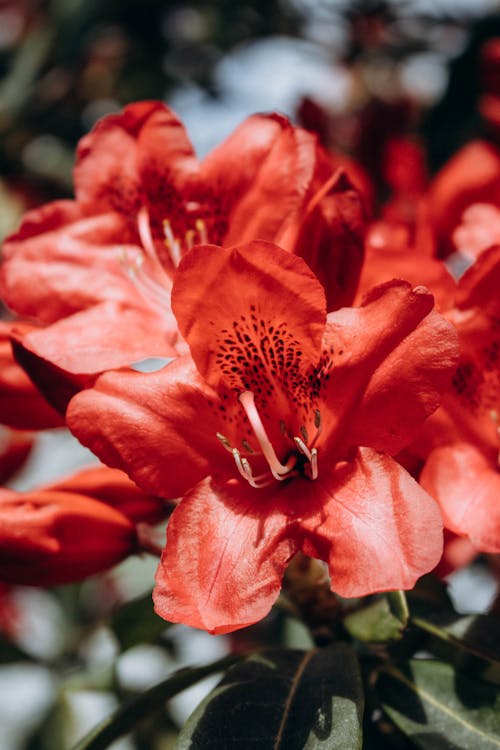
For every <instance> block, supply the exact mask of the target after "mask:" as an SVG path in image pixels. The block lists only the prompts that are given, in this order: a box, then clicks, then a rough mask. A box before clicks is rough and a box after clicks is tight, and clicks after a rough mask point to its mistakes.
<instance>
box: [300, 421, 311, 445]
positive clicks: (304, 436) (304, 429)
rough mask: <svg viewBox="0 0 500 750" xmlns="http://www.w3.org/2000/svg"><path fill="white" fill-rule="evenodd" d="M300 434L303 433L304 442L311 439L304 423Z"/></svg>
mask: <svg viewBox="0 0 500 750" xmlns="http://www.w3.org/2000/svg"><path fill="white" fill-rule="evenodd" d="M300 434H301V435H302V437H303V438H304V443H307V442H308V441H309V437H308V435H307V430H306V428H305V427H304V425H302V427H301V428H300Z"/></svg>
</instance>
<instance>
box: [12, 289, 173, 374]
mask: <svg viewBox="0 0 500 750" xmlns="http://www.w3.org/2000/svg"><path fill="white" fill-rule="evenodd" d="M169 323H170V330H169V328H168V325H169ZM177 338H178V333H177V326H176V323H175V320H174V319H173V316H172V314H171V313H170V311H169V310H165V317H164V319H163V320H162V319H161V318H160V316H159V315H158V314H157V313H155V312H153V311H150V310H148V308H147V307H144V308H142V309H141V308H131V307H127V306H125V305H123V304H121V303H117V302H103V303H101V304H100V305H95V306H94V307H92V308H90V309H89V310H83V311H82V312H79V313H76V314H75V315H70V316H69V317H68V318H65V319H64V320H60V321H59V322H57V323H54V324H53V325H51V326H48V327H47V328H43V329H38V330H35V331H33V332H31V333H29V334H28V335H26V336H24V337H23V338H22V345H23V347H24V348H25V349H27V350H29V351H30V352H32V353H33V354H34V355H36V356H37V357H40V358H41V359H44V360H46V361H48V362H50V363H52V364H53V365H55V366H56V367H58V368H60V369H61V370H63V371H65V372H68V373H72V374H74V375H91V374H96V373H99V372H103V371H104V370H109V369H113V368H117V367H123V366H126V365H131V364H133V363H134V362H138V361H139V360H141V359H145V358H147V357H174V356H176V354H177V352H176V349H175V348H174V346H173V343H174V342H175V340H176V339H177Z"/></svg>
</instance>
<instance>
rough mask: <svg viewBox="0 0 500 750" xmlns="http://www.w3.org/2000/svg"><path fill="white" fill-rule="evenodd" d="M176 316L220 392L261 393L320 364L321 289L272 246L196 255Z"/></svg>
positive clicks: (201, 250)
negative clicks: (226, 389) (221, 387)
mask: <svg viewBox="0 0 500 750" xmlns="http://www.w3.org/2000/svg"><path fill="white" fill-rule="evenodd" d="M172 309H173V311H174V314H175V316H176V318H177V321H178V323H179V330H180V331H181V333H182V335H183V336H184V338H185V339H186V341H187V342H188V344H189V347H190V350H191V354H192V357H193V359H194V361H195V362H196V366H197V367H198V369H199V371H200V373H201V374H202V375H203V377H204V378H205V379H206V380H207V381H208V382H209V383H210V384H211V385H213V386H215V387H217V386H218V384H219V383H220V382H221V381H223V382H224V383H225V384H226V385H227V386H229V387H231V388H236V389H239V390H257V389H258V388H261V390H262V384H263V382H264V383H266V385H267V383H273V381H274V380H275V379H278V378H286V377H289V376H290V375H291V373H292V372H293V371H294V368H295V370H296V369H297V368H298V369H299V370H300V369H301V368H304V369H305V367H306V366H309V365H310V364H311V362H312V363H315V362H316V361H317V360H318V358H319V354H320V345H321V337H322V334H323V330H324V325H325V296H324V291H323V288H322V286H321V284H320V283H319V282H318V280H317V279H316V277H315V276H314V275H313V273H312V272H311V271H310V270H309V268H308V267H307V266H306V264H305V263H304V261H303V260H302V259H301V258H297V257H295V256H293V255H291V254H290V253H288V252H286V251H285V250H282V249H281V248H279V247H277V246H276V245H273V244H271V243H269V242H251V243H249V244H248V245H242V246H239V247H234V248H230V249H223V248H218V247H215V246H210V245H206V246H199V247H196V248H193V250H191V251H190V252H189V253H188V254H187V255H186V256H185V257H184V258H183V260H182V262H181V264H180V266H179V268H178V271H177V276H176V279H175V283H174V288H173V291H172Z"/></svg>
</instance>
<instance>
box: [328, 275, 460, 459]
mask: <svg viewBox="0 0 500 750" xmlns="http://www.w3.org/2000/svg"><path fill="white" fill-rule="evenodd" d="M432 306H433V297H432V295H431V294H430V293H429V292H428V291H427V290H426V289H425V288H423V287H417V288H415V289H413V290H412V289H411V287H410V285H409V284H408V283H407V282H404V281H396V280H394V281H391V282H388V283H386V284H383V285H381V286H379V287H376V288H375V289H374V290H372V292H371V293H370V295H369V296H368V297H367V298H366V300H365V303H364V305H363V306H362V307H360V308H349V309H347V308H346V309H343V310H339V311H338V312H336V313H332V314H330V315H329V316H328V321H329V323H328V326H327V331H326V335H327V338H328V340H329V341H331V343H332V346H333V347H334V353H333V354H332V357H333V360H334V364H335V367H334V368H333V371H332V373H331V378H330V381H329V384H328V389H327V409H328V412H329V413H330V415H331V417H333V418H334V419H336V420H337V423H336V425H334V427H333V430H332V432H331V436H330V442H331V444H332V443H333V444H334V445H335V446H336V448H335V449H336V450H337V451H339V450H340V455H345V453H346V451H348V449H349V448H351V447H353V446H358V445H364V446H370V447H372V448H375V449H376V450H383V451H386V452H389V453H396V452H397V451H399V450H401V448H402V447H404V445H405V444H407V443H408V442H409V441H410V439H411V438H412V437H413V436H414V435H415V434H416V432H417V430H418V428H419V426H420V424H421V422H422V421H423V420H424V419H425V418H426V417H427V416H428V415H429V414H431V413H432V412H433V411H434V410H435V409H436V408H437V406H438V405H439V403H440V399H441V394H442V392H443V391H444V390H445V388H446V386H447V385H449V383H450V382H451V377H452V374H453V371H454V368H455V365H456V361H457V358H458V345H457V336H456V332H455V330H454V328H453V326H452V325H451V324H449V323H448V322H447V321H445V319H444V318H442V317H441V316H440V315H439V314H438V313H436V312H432V313H431V310H432ZM327 416H328V415H327ZM330 429H332V428H330Z"/></svg>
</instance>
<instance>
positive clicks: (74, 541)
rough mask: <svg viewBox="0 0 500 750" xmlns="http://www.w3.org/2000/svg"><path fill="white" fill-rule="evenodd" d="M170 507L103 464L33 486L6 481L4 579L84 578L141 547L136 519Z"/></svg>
mask: <svg viewBox="0 0 500 750" xmlns="http://www.w3.org/2000/svg"><path fill="white" fill-rule="evenodd" d="M166 513H167V506H166V504H165V502H163V501H161V500H159V499H158V498H153V497H148V496H147V495H145V494H144V492H141V490H139V489H138V488H137V487H136V486H135V485H133V483H132V482H131V481H130V480H129V479H127V477H125V476H124V475H123V474H122V473H121V472H118V471H114V470H112V469H108V468H105V467H97V468H92V469H89V470H87V471H83V472H81V473H80V474H77V475H75V476H74V477H70V478H68V479H66V480H63V481H60V482H57V483H56V484H53V485H50V486H47V487H44V488H41V489H37V490H32V491H30V492H22V493H20V492H14V491H13V490H8V489H0V579H1V580H3V581H7V582H9V583H16V584H25V585H33V586H56V585H59V584H62V583H70V582H73V581H80V580H83V579H85V578H88V577H89V576H91V575H95V574H96V573H99V572H101V571H103V570H106V569H107V568H110V567H111V566H113V565H116V564H117V563H119V562H121V560H123V559H125V558H126V557H128V556H129V555H131V554H133V553H134V552H139V551H140V549H141V542H140V534H139V535H138V533H137V529H136V523H137V522H139V521H141V522H156V521H158V520H159V519H161V518H162V517H164V516H165V515H166Z"/></svg>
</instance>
